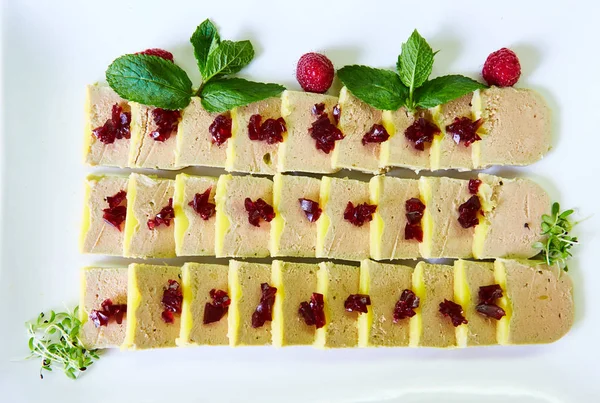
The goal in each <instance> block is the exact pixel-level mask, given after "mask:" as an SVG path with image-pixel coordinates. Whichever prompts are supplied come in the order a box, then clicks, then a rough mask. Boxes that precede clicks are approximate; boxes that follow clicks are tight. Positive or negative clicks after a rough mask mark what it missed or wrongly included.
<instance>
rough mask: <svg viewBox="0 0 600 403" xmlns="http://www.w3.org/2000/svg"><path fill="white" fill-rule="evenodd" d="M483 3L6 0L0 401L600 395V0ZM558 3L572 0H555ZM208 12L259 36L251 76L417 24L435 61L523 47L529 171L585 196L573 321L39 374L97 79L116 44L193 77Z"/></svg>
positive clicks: (65, 267)
mask: <svg viewBox="0 0 600 403" xmlns="http://www.w3.org/2000/svg"><path fill="white" fill-rule="evenodd" d="M550 3H551V2H549V1H540V2H527V1H523V0H522V1H506V0H496V1H492V2H486V1H477V2H465V1H456V0H455V1H411V2H405V1H389V2H377V1H373V0H371V1H356V2H351V1H347V2H340V3H335V2H334V1H311V0H304V1H298V2H281V3H277V2H273V3H267V2H264V3H260V4H258V3H254V2H251V1H239V2H237V1H224V0H221V1H217V0H213V1H212V2H206V1H200V0H196V1H188V2H180V1H175V0H170V1H166V2H165V1H163V2H160V1H149V0H146V1H144V0H140V1H137V2H126V1H95V2H92V1H57V0H54V1H37V2H35V1H31V0H27V1H24V0H19V1H17V0H14V1H9V2H5V3H4V7H3V10H2V13H3V16H2V23H1V26H2V39H3V40H2V46H3V50H2V67H3V74H2V84H3V92H2V95H3V97H2V98H3V99H2V101H3V102H2V108H0V113H2V116H3V118H2V116H0V118H2V120H1V122H2V135H1V136H0V161H1V164H0V169H1V171H0V173H1V175H0V181H1V182H0V185H1V188H0V189H1V191H0V196H1V197H0V208H1V210H0V231H1V232H0V236H1V249H0V254H1V255H0V262H1V267H0V402H11V403H12V402H42V401H45V402H65V403H66V402H83V401H85V402H122V401H123V402H124V401H129V402H155V401H156V402H172V401H177V402H188V401H207V402H212V401H215V402H228V401H255V400H256V401H259V402H267V401H276V402H288V401H290V402H291V401H299V402H300V401H302V402H305V401H323V402H367V401H369V402H371V401H389V402H408V403H410V402H462V403H465V402H481V401H483V402H486V403H496V402H507V401H511V402H518V403H519V402H536V403H538V402H547V403H550V402H552V403H555V402H556V403H558V402H578V403H579V402H586V403H587V402H598V401H600V365H599V363H598V362H599V360H600V353H599V348H598V343H599V341H600V323H599V321H600V315H599V314H598V310H599V309H600V297H599V294H598V288H599V286H600V267H598V266H599V265H598V259H597V253H598V250H599V249H600V248H599V247H600V243H599V242H598V229H597V228H598V227H599V226H600V221H599V217H598V212H599V208H598V196H600V192H599V190H598V187H599V185H600V181H599V180H598V176H597V174H598V159H599V157H598V146H600V140H599V136H600V133H599V128H598V115H599V110H598V101H597V99H598V94H600V88H599V85H598V75H599V74H600V66H599V57H598V49H597V47H598V40H599V39H600V28H599V25H600V23H599V22H598V21H597V18H598V16H599V11H600V10H599V9H598V6H597V5H596V4H597V2H592V1H590V2H587V4H586V3H584V2H578V1H568V2H558V1H557V2H554V3H556V4H557V5H551V4H550ZM558 4H561V5H560V6H559V5H558ZM207 17H210V18H211V19H213V21H215V22H216V23H217V25H218V27H219V28H220V32H221V36H222V37H223V38H226V39H236V40H239V39H251V40H252V42H253V44H254V46H255V49H256V51H257V52H256V53H257V55H256V58H255V60H254V61H253V62H252V64H251V66H250V67H249V68H247V69H245V70H244V75H247V76H249V77H252V78H253V79H255V80H260V81H275V82H280V83H283V84H285V85H286V86H288V88H291V89H299V87H298V85H297V83H296V82H295V78H294V68H295V62H296V60H297V59H298V57H299V56H300V55H301V54H303V53H305V52H308V51H313V50H316V51H322V52H324V53H326V54H327V55H328V56H329V57H330V58H331V59H332V61H333V63H334V64H335V65H336V67H341V66H343V65H345V64H351V63H361V64H368V65H372V66H376V67H392V66H394V65H395V61H396V57H397V55H398V53H399V50H400V44H401V43H402V41H404V40H406V38H408V36H409V34H410V32H411V31H412V30H413V29H414V28H418V29H419V31H420V32H421V34H423V35H424V36H425V37H426V38H427V39H428V41H429V42H430V43H431V45H432V47H433V48H434V49H439V50H441V52H440V53H439V54H438V55H437V56H436V63H435V67H434V75H441V74H447V73H462V74H467V75H470V76H472V77H475V78H477V77H479V72H480V71H481V67H482V64H483V62H484V60H485V58H486V57H487V55H488V54H489V53H490V52H492V51H494V50H497V49H498V48H500V47H503V46H508V47H511V48H512V49H514V50H515V51H516V52H517V54H518V55H519V57H520V59H521V63H522V66H523V75H522V79H521V81H520V82H519V84H518V85H519V86H522V87H531V88H535V89H537V90H538V91H540V92H541V93H542V94H543V95H544V96H545V97H546V99H547V101H548V103H549V104H550V106H551V108H552V110H553V112H554V129H555V136H554V150H553V151H552V152H551V153H550V154H549V155H548V156H547V157H546V158H544V160H543V161H541V162H539V163H536V164H535V165H533V166H531V167H529V168H522V169H501V170H497V171H495V172H499V173H500V174H502V175H507V176H514V175H523V176H525V175H526V176H530V177H532V178H534V179H536V180H537V181H539V182H540V183H541V184H542V185H543V186H544V187H545V188H546V189H547V190H548V191H549V192H550V194H551V196H552V198H553V199H556V200H559V201H560V202H561V203H562V204H563V206H564V207H571V206H573V207H576V208H577V210H578V217H579V218H585V217H590V218H588V219H587V220H586V221H585V222H584V223H582V224H581V225H580V226H579V227H578V228H577V234H578V235H579V236H580V238H581V240H582V242H583V243H582V245H581V246H579V247H577V248H576V250H575V253H576V259H575V260H574V261H573V262H572V264H571V271H570V272H571V274H572V276H573V279H574V282H575V293H576V294H575V298H576V304H577V305H576V307H577V317H576V322H575V326H574V327H573V329H572V331H571V332H570V333H569V334H568V335H567V336H566V337H565V338H564V339H562V340H561V341H559V342H558V343H555V344H553V345H544V346H532V347H531V346H527V347H497V348H482V349H467V350H454V351H437V350H428V349H412V350H409V349H387V350H384V349H379V350H376V349H362V350H359V349H355V350H343V351H342V350H341V351H318V350H313V349H310V348H289V349H283V350H281V349H280V350H276V349H273V348H247V349H228V348H196V349H173V350H164V351H150V352H133V353H129V352H127V353H121V352H118V351H115V352H111V353H109V354H107V355H106V356H105V357H103V359H102V360H101V361H100V362H98V363H97V364H95V365H93V366H92V367H91V368H90V370H89V372H88V373H87V374H86V375H85V376H83V377H82V378H81V379H79V380H78V381H76V382H73V381H70V380H68V379H67V378H65V377H64V376H63V375H62V374H60V373H53V374H50V375H47V376H46V378H45V379H44V380H43V381H42V380H40V379H39V377H38V362H34V361H20V359H21V358H22V357H24V356H25V355H26V354H27V347H26V341H27V340H26V336H25V328H24V325H23V323H24V322H25V321H26V320H28V319H31V318H33V317H35V316H36V315H37V314H38V313H39V312H40V311H41V310H46V309H49V308H59V309H60V308H62V307H63V306H64V304H66V305H68V306H72V305H74V304H76V303H77V298H78V287H79V283H78V281H79V280H78V279H79V277H78V270H79V268H80V267H81V266H82V265H85V264H90V263H92V262H94V261H97V260H98V259H94V258H93V257H90V256H82V255H80V254H79V253H78V249H77V241H78V230H79V221H80V216H81V208H82V197H83V192H82V191H83V186H82V183H83V179H84V177H85V175H86V173H87V172H88V171H89V169H88V168H86V167H84V166H83V165H82V163H81V149H82V142H83V140H82V133H83V113H82V112H83V101H84V86H85V85H86V84H88V83H92V82H95V81H98V80H103V76H104V70H105V68H106V66H108V64H109V63H110V62H111V61H112V60H113V59H114V58H116V57H117V56H119V55H121V54H124V53H130V52H135V51H140V50H143V49H146V48H150V47H162V48H165V49H168V50H170V51H172V52H173V53H174V54H175V59H176V62H177V63H178V64H180V65H181V66H182V67H184V68H185V69H186V70H187V71H188V72H189V73H190V75H191V77H192V79H193V80H194V81H195V83H196V84H197V83H198V76H199V75H198V73H197V70H196V67H195V62H194V59H193V54H192V48H191V45H190V44H189V42H188V39H189V37H190V35H191V34H192V32H193V31H194V29H195V27H196V26H197V25H198V24H199V23H200V22H201V21H202V20H204V19H205V18H207Z"/></svg>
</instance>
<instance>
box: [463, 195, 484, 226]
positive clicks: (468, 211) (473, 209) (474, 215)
mask: <svg viewBox="0 0 600 403" xmlns="http://www.w3.org/2000/svg"><path fill="white" fill-rule="evenodd" d="M480 211H481V202H480V201H479V197H477V196H471V197H470V198H469V200H467V201H466V202H464V203H463V204H461V205H460V206H459V207H458V222H459V223H460V225H461V226H462V227H463V228H471V227H475V226H477V225H478V224H479V217H478V214H479V212H480Z"/></svg>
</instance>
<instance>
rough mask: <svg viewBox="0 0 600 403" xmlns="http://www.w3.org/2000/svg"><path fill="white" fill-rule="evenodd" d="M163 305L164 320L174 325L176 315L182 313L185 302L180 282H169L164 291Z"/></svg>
mask: <svg viewBox="0 0 600 403" xmlns="http://www.w3.org/2000/svg"><path fill="white" fill-rule="evenodd" d="M161 302H162V305H163V307H164V308H165V309H164V311H163V313H162V318H163V320H164V321H165V322H166V323H173V321H174V318H173V314H174V313H179V314H180V313H181V303H182V302H183V293H182V292H181V287H180V286H179V282H177V281H175V280H169V285H168V286H167V287H166V288H165V289H164V291H163V297H162V300H161Z"/></svg>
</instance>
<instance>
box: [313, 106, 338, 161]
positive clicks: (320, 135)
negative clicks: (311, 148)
mask: <svg viewBox="0 0 600 403" xmlns="http://www.w3.org/2000/svg"><path fill="white" fill-rule="evenodd" d="M336 106H337V105H336ZM338 111H339V107H338ZM312 113H313V115H315V116H316V117H317V119H316V120H315V121H314V122H313V123H312V125H311V127H309V129H308V133H309V134H310V137H312V138H313V139H314V140H315V141H316V147H317V150H321V151H323V152H324V153H325V154H329V153H330V152H331V151H333V149H334V148H335V142H336V141H338V140H342V139H343V138H344V134H343V133H342V131H341V130H340V129H338V128H337V126H336V125H335V124H334V123H332V122H331V120H330V119H329V115H328V114H327V111H325V104H315V105H314V106H313V108H312ZM335 116H336V114H335V107H334V109H333V118H334V120H335V121H336V124H337V120H336V118H335ZM338 119H339V113H338Z"/></svg>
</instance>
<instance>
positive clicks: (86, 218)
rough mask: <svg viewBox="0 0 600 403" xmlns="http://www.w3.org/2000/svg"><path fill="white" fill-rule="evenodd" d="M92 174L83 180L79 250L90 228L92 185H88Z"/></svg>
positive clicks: (81, 248)
mask: <svg viewBox="0 0 600 403" xmlns="http://www.w3.org/2000/svg"><path fill="white" fill-rule="evenodd" d="M92 179H93V178H92V176H91V175H90V176H88V178H87V180H86V181H85V185H84V186H85V189H84V197H83V200H84V203H83V216H82V218H81V233H80V234H79V250H81V251H83V246H84V244H85V238H86V236H87V233H88V231H89V230H90V225H91V223H92V212H91V211H90V204H89V202H90V197H91V194H92V187H91V186H90V180H92Z"/></svg>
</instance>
